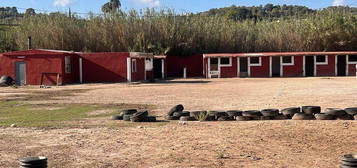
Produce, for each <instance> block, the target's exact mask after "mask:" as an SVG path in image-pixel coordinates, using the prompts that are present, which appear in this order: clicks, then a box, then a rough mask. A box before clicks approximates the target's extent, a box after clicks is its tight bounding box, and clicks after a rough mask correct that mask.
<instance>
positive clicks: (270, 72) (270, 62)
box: [269, 56, 273, 77]
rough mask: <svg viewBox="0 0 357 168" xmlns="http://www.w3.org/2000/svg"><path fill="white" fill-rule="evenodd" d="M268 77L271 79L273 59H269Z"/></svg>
mask: <svg viewBox="0 0 357 168" xmlns="http://www.w3.org/2000/svg"><path fill="white" fill-rule="evenodd" d="M269 67H270V68H269V76H270V77H273V57H271V56H270V57H269Z"/></svg>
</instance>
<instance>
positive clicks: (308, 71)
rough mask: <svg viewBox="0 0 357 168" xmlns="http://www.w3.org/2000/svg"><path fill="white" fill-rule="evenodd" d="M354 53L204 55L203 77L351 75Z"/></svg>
mask: <svg viewBox="0 0 357 168" xmlns="http://www.w3.org/2000/svg"><path fill="white" fill-rule="evenodd" d="M356 64H357V52H348V51H346V52H280V53H236V54H232V53H221V54H204V55H203V66H204V68H203V69H204V72H203V73H204V76H205V77H206V78H215V77H218V78H231V77H305V76H307V77H308V76H354V75H356Z"/></svg>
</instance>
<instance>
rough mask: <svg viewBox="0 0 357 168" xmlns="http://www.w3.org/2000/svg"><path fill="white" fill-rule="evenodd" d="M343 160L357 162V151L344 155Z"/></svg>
mask: <svg viewBox="0 0 357 168" xmlns="http://www.w3.org/2000/svg"><path fill="white" fill-rule="evenodd" d="M341 161H344V162H352V163H357V153H354V154H347V155H344V156H343V157H342V158H341Z"/></svg>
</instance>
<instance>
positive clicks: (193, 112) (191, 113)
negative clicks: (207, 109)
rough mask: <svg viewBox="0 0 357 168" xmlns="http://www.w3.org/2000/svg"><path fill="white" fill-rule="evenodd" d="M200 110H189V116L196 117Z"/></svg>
mask: <svg viewBox="0 0 357 168" xmlns="http://www.w3.org/2000/svg"><path fill="white" fill-rule="evenodd" d="M201 112H202V111H192V112H190V117H197V116H198V115H199V114H200V113H201Z"/></svg>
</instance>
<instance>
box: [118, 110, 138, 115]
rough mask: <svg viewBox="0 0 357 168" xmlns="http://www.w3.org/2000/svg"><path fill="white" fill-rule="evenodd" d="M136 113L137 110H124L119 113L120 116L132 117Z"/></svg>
mask: <svg viewBox="0 0 357 168" xmlns="http://www.w3.org/2000/svg"><path fill="white" fill-rule="evenodd" d="M136 112H138V110H137V109H125V110H122V111H121V114H122V115H132V114H134V113H136Z"/></svg>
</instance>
